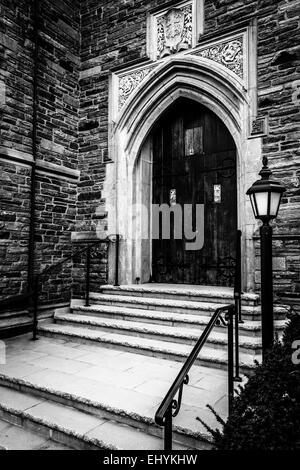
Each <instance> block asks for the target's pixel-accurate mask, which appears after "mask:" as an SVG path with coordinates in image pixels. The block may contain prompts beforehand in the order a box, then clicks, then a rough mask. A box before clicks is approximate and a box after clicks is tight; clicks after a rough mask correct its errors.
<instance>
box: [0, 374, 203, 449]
mask: <svg viewBox="0 0 300 470" xmlns="http://www.w3.org/2000/svg"><path fill="white" fill-rule="evenodd" d="M3 382H4V384H5V385H4V386H6V387H8V388H11V389H14V390H15V388H14V385H15V386H17V387H18V389H17V390H18V391H20V390H19V388H20V387H25V388H26V389H29V390H31V391H33V394H34V393H36V395H38V392H40V393H43V394H47V395H49V396H50V397H56V398H59V399H61V400H71V401H74V402H75V403H78V404H81V405H85V406H89V407H91V408H95V409H98V410H101V411H105V412H107V413H111V414H112V415H113V416H118V417H120V418H122V417H124V418H127V419H132V420H133V421H135V422H137V423H138V422H139V421H140V420H141V421H142V422H143V424H146V425H150V426H154V427H155V428H156V429H161V426H159V425H157V424H156V423H155V420H154V419H153V418H151V417H150V416H146V415H142V414H140V413H137V412H129V411H126V410H123V409H121V408H114V407H111V406H109V405H106V404H105V403H101V402H96V401H93V400H90V399H89V398H84V397H81V396H78V395H74V394H72V393H67V392H62V391H60V390H55V389H51V388H48V387H44V386H42V385H37V384H34V383H32V382H30V381H28V380H25V379H21V378H17V377H11V376H6V375H5V374H0V386H1V385H2V386H3ZM20 393H22V392H20ZM24 393H28V392H24ZM28 394H30V392H29V393H28ZM49 401H50V400H49ZM51 401H54V402H55V400H53V399H51ZM55 403H57V402H55ZM2 406H3V405H2V404H1V399H0V408H1V407H2ZM4 406H5V405H4ZM65 406H67V405H65ZM72 408H74V407H72ZM74 409H75V410H76V408H74ZM77 411H79V410H77ZM81 412H82V411H81ZM82 413H83V412H82ZM92 415H93V414H92ZM93 416H94V415H93ZM37 419H40V418H37ZM112 421H113V420H112ZM137 429H138V428H137ZM173 431H175V432H177V433H178V434H181V435H183V436H188V437H192V438H194V439H201V440H203V441H204V442H208V443H210V441H207V440H206V439H209V437H210V435H209V434H205V433H200V432H195V431H193V430H191V429H189V428H183V427H182V426H177V425H173ZM145 434H146V433H145ZM83 436H84V435H83ZM116 450H117V449H116Z"/></svg>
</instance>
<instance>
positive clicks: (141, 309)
mask: <svg viewBox="0 0 300 470" xmlns="http://www.w3.org/2000/svg"><path fill="white" fill-rule="evenodd" d="M90 299H91V305H90V306H89V307H85V306H84V305H83V302H82V301H80V300H76V299H74V300H72V302H71V308H70V309H58V310H57V312H56V314H55V317H54V321H51V322H49V320H44V321H41V322H40V324H39V336H40V340H39V341H36V342H32V341H30V336H29V335H27V336H26V335H25V336H22V337H19V338H13V339H10V340H7V342H6V345H7V358H8V360H7V363H6V364H5V365H2V366H1V365H0V420H2V421H4V423H9V424H10V425H17V426H18V427H19V428H21V429H22V430H23V431H24V432H25V433H28V432H29V433H32V432H33V433H35V434H37V435H38V436H39V437H40V438H41V437H42V438H43V439H44V440H43V441H42V442H41V446H46V447H47V448H49V449H51V448H55V446H65V447H66V448H72V449H112V450H113V449H124V450H130V449H134V450H137V449H146V450H161V449H163V440H162V435H163V430H162V428H161V427H159V426H157V425H156V423H155V421H154V416H155V412H156V410H157V408H158V406H159V404H160V403H161V401H162V399H163V398H164V396H165V394H166V392H167V391H168V389H169V387H170V385H171V384H172V382H173V381H174V379H175V377H176V376H177V374H178V372H179V370H180V368H181V366H182V363H183V361H185V359H186V358H187V356H188V355H189V354H190V352H191V350H192V347H193V345H194V344H195V342H196V341H197V339H198V338H199V336H200V334H201V332H202V331H203V329H204V328H205V326H206V325H207V323H208V321H209V318H210V317H211V315H212V314H213V313H214V311H215V310H216V308H218V307H219V306H222V305H224V304H229V303H231V302H232V290H231V289H227V288H214V287H209V288H208V287H199V286H198V287H189V286H170V285H155V284H146V285H133V286H121V287H113V286H103V287H102V289H101V293H93V294H91V296H90ZM258 302H259V299H258V296H256V295H254V294H246V295H244V296H243V319H244V323H243V324H241V325H240V346H241V354H240V355H241V371H242V373H245V374H248V373H249V372H251V369H252V367H253V360H254V359H260V353H261V344H260V308H259V305H258ZM285 315H286V310H285V308H281V307H280V308H276V326H277V329H278V331H281V330H282V328H283V327H284V324H285ZM226 345H227V329H226V328H225V327H222V326H218V327H216V328H215V329H214V330H213V332H212V333H211V336H210V338H209V341H208V342H207V344H206V346H205V347H204V349H203V350H202V352H201V354H200V356H199V357H198V359H197V361H196V363H195V365H194V367H192V369H191V371H190V374H189V377H190V382H189V384H188V385H186V386H185V387H184V393H183V402H182V406H181V410H180V413H179V415H178V416H177V417H176V418H175V419H174V423H173V425H174V427H173V442H174V449H177V450H183V449H198V450H201V449H209V448H211V444H210V436H209V435H208V433H207V431H206V429H205V428H204V427H203V425H202V424H201V423H200V422H199V421H198V420H197V417H200V418H201V419H203V420H204V421H205V422H206V423H207V424H208V425H209V426H210V427H213V428H216V427H217V426H218V423H217V422H216V420H215V418H214V416H213V415H212V413H211V412H210V411H208V410H207V408H206V404H210V405H211V406H213V407H214V409H215V410H216V411H217V412H218V413H219V414H220V415H221V416H222V417H223V418H224V419H225V418H226V416H227V372H226V370H225V369H226V368H227V346H226ZM244 379H245V377H244ZM3 426H4V425H3ZM3 429H5V426H4V427H3ZM6 429H8V428H6ZM9 432H11V433H13V435H14V433H15V432H16V430H15V429H10V428H9ZM2 436H3V433H2V432H1V422H0V446H3V447H6V444H5V443H6V442H7V439H8V438H6V440H5V439H2ZM8 442H11V441H9V439H8ZM37 442H39V441H38V440H37ZM12 448H13V447H12ZM15 448H17V447H15Z"/></svg>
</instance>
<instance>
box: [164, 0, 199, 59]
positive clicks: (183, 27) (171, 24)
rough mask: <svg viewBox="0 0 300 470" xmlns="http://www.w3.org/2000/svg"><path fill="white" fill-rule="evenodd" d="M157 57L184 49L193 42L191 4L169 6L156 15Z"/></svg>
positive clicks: (188, 47) (189, 46)
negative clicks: (159, 14) (163, 11)
mask: <svg viewBox="0 0 300 470" xmlns="http://www.w3.org/2000/svg"><path fill="white" fill-rule="evenodd" d="M156 21H157V23H156V35H157V58H158V59H161V58H162V57H166V56H169V55H171V54H175V53H176V52H180V51H185V50H187V49H190V48H191V47H192V45H193V44H192V43H193V5H192V4H189V5H185V6H183V7H181V8H171V9H170V10H168V11H167V12H166V13H165V14H164V15H161V16H158V17H157V20H156Z"/></svg>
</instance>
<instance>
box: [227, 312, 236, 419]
mask: <svg viewBox="0 0 300 470" xmlns="http://www.w3.org/2000/svg"><path fill="white" fill-rule="evenodd" d="M235 314H236V315H237V312H235ZM233 315H234V308H233V307H230V308H229V309H228V323H227V329H228V414H229V416H230V414H231V412H232V405H233V397H234V385H233V382H234V378H233V375H234V364H233Z"/></svg>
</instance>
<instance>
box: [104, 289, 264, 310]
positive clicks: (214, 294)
mask: <svg viewBox="0 0 300 470" xmlns="http://www.w3.org/2000/svg"><path fill="white" fill-rule="evenodd" d="M101 291H102V292H103V293H105V294H120V295H129V296H134V297H138V296H140V297H153V298H157V299H173V300H190V301H196V302H199V301H203V302H210V303H211V302H215V303H222V304H227V303H230V302H231V301H232V299H233V289H232V288H231V287H222V286H191V285H185V284H154V283H153V284H149V283H148V284H131V285H123V286H112V285H103V286H101ZM242 302H243V304H244V305H250V306H253V305H258V303H259V295H258V294H252V293H246V294H242Z"/></svg>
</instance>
